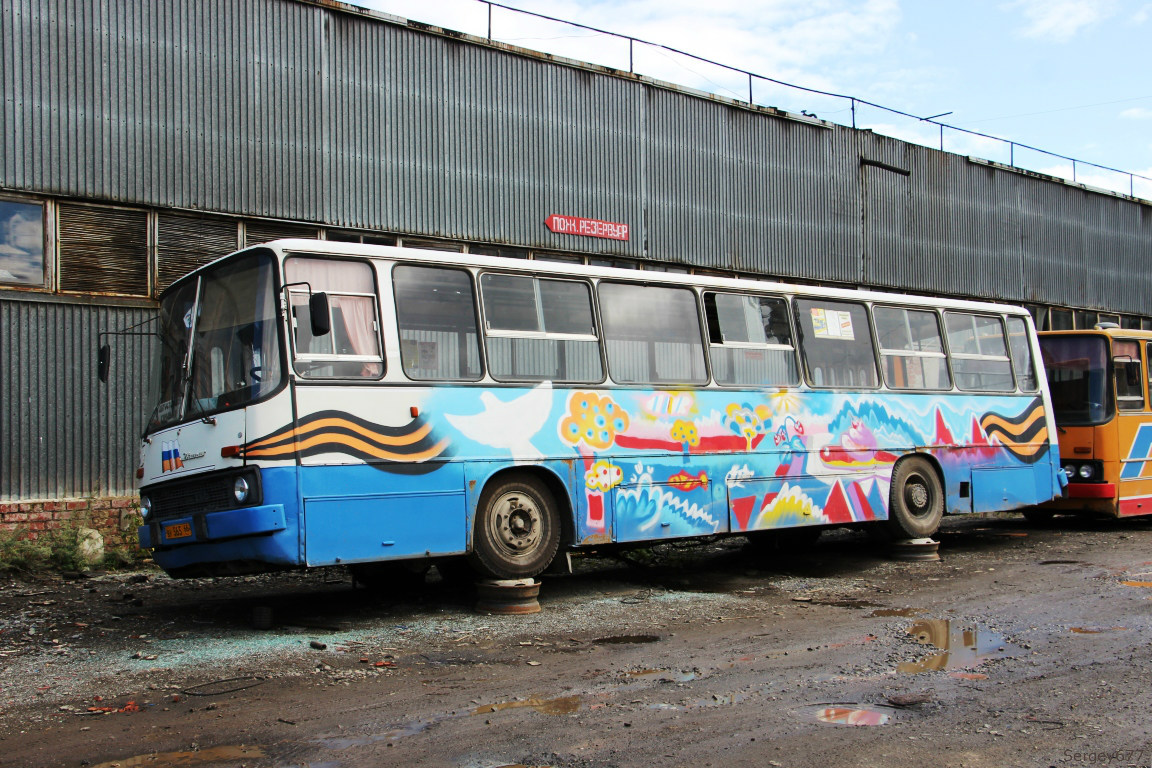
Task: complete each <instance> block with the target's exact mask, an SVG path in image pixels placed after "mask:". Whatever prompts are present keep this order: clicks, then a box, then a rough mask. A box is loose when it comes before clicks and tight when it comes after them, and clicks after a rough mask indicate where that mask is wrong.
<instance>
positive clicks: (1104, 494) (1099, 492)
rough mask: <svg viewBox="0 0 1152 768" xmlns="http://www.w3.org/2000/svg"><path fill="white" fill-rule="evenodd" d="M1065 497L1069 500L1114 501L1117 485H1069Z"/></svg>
mask: <svg viewBox="0 0 1152 768" xmlns="http://www.w3.org/2000/svg"><path fill="white" fill-rule="evenodd" d="M1065 497H1066V498H1069V499H1114V498H1116V484H1115V483H1068V489H1067V493H1066V495H1065Z"/></svg>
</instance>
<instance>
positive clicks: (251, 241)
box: [244, 221, 320, 247]
mask: <svg viewBox="0 0 1152 768" xmlns="http://www.w3.org/2000/svg"><path fill="white" fill-rule="evenodd" d="M319 234H320V229H319V228H318V227H308V226H303V225H300V224H285V223H283V222H279V221H249V222H247V223H246V224H245V225H244V246H245V247H248V246H250V245H256V244H258V243H266V242H268V241H269V240H279V239H281V238H284V237H305V238H309V239H311V240H315V239H316V238H317V237H318V236H319Z"/></svg>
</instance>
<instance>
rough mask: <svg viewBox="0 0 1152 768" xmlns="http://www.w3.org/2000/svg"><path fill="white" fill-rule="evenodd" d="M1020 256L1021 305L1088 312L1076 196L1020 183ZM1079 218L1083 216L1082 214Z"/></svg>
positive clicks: (1085, 255) (1045, 185) (1084, 253)
mask: <svg viewBox="0 0 1152 768" xmlns="http://www.w3.org/2000/svg"><path fill="white" fill-rule="evenodd" d="M1020 185H1021V187H1022V188H1023V189H1022V196H1021V209H1022V213H1023V227H1022V231H1021V241H1022V243H1023V252H1024V293H1025V295H1024V299H1025V300H1026V301H1042V302H1045V303H1053V304H1061V305H1064V306H1072V307H1077V306H1089V305H1091V304H1093V303H1094V302H1093V301H1092V299H1093V298H1094V297H1093V296H1091V295H1090V293H1089V287H1088V273H1089V269H1090V267H1091V264H1090V262H1089V261H1088V253H1087V251H1086V250H1085V241H1084V228H1085V224H1086V223H1087V222H1085V221H1083V220H1082V219H1080V216H1079V215H1077V213H1076V209H1077V207H1078V205H1077V202H1078V201H1077V200H1076V199H1075V197H1076V196H1083V195H1084V194H1085V193H1083V192H1079V193H1077V192H1075V191H1073V193H1072V194H1071V195H1070V194H1069V190H1068V189H1066V188H1064V187H1061V186H1059V185H1056V184H1049V183H1045V182H1043V181H1040V180H1034V179H1027V178H1022V179H1020ZM1081 213H1082V212H1081Z"/></svg>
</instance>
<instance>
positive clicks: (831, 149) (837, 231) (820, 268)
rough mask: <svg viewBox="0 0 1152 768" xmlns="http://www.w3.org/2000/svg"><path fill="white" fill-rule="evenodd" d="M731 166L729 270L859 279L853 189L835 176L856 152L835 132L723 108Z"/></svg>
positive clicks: (856, 202)
mask: <svg viewBox="0 0 1152 768" xmlns="http://www.w3.org/2000/svg"><path fill="white" fill-rule="evenodd" d="M725 111H726V112H727V124H728V131H729V146H730V148H731V149H730V153H731V155H732V162H731V164H730V167H729V174H730V175H729V177H728V181H729V184H730V185H731V201H732V208H731V210H730V211H729V212H728V214H727V215H728V217H729V219H730V226H731V231H732V239H731V242H732V249H733V252H734V253H733V255H734V260H735V266H736V269H737V270H739V271H741V272H745V273H754V274H762V275H772V276H776V277H784V278H787V277H797V278H804V279H818V280H833V281H837V282H855V281H856V280H857V279H858V276H859V268H860V267H859V254H860V243H859V232H860V223H859V222H860V207H859V197H858V188H857V185H856V184H855V183H854V181H853V180H851V178H850V177H848V178H846V177H845V176H844V175H843V174H841V173H840V172H839V171H840V166H841V165H842V164H843V159H844V155H845V154H850V155H851V157H852V159H853V160H854V159H855V147H854V146H846V145H845V144H844V142H842V141H840V140H839V139H840V135H839V134H838V132H837V131H834V130H831V129H828V128H824V127H820V126H817V125H811V124H806V123H801V122H796V121H792V120H780V119H775V118H770V117H765V116H764V115H762V114H758V113H753V112H747V111H741V110H734V109H730V108H729V109H726V110H725Z"/></svg>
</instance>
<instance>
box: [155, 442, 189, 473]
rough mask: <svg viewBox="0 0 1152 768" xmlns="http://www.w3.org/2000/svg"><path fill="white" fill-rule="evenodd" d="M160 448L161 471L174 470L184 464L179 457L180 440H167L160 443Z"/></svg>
mask: <svg viewBox="0 0 1152 768" xmlns="http://www.w3.org/2000/svg"><path fill="white" fill-rule="evenodd" d="M160 450H161V454H160V455H161V467H160V471H161V472H175V471H176V470H178V469H181V468H182V467H183V466H184V460H183V459H181V458H180V441H179V440H167V441H165V442H164V443H161V445H160Z"/></svg>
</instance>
